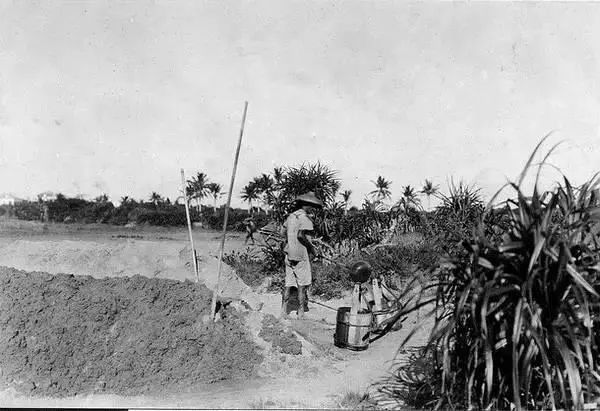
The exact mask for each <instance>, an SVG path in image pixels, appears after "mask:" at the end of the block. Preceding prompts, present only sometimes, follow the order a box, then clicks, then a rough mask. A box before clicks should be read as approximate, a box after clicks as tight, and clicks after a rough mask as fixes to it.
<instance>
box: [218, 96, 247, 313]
mask: <svg viewBox="0 0 600 411" xmlns="http://www.w3.org/2000/svg"><path fill="white" fill-rule="evenodd" d="M247 111H248V102H247V101H246V102H245V103H244V114H243V115H242V126H241V128H240V137H239V139H238V144H237V149H236V151H235V158H234V160H233V172H232V173H231V182H230V183H229V193H228V194H227V205H226V206H225V215H224V216H223V235H222V237H221V249H220V250H219V265H218V268H217V284H216V285H215V289H214V292H213V298H212V303H211V308H210V312H211V318H212V319H213V320H215V318H216V317H215V316H216V314H217V296H218V294H219V282H220V280H221V268H222V266H223V250H224V248H225V238H226V237H227V218H228V216H229V206H230V204H231V194H232V192H233V183H234V182H235V173H236V171H237V165H238V159H239V157H240V147H241V146H242V136H243V135H244V125H245V123H246V112H247Z"/></svg>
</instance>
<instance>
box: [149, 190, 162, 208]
mask: <svg viewBox="0 0 600 411" xmlns="http://www.w3.org/2000/svg"><path fill="white" fill-rule="evenodd" d="M163 201H164V199H163V197H162V196H161V195H160V194H158V193H157V192H156V191H153V192H152V194H150V202H151V203H152V204H153V205H154V207H156V206H158V205H159V204H162V203H163Z"/></svg>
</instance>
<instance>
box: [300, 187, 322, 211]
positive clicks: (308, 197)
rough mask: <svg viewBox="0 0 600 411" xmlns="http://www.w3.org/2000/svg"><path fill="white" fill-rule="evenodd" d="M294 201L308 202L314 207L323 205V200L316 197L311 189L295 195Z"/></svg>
mask: <svg viewBox="0 0 600 411" xmlns="http://www.w3.org/2000/svg"><path fill="white" fill-rule="evenodd" d="M296 202H298V203H305V204H309V205H311V206H314V207H319V208H321V207H323V202H322V201H321V200H319V199H318V198H317V196H316V195H315V193H314V192H313V191H309V192H308V193H305V194H302V195H299V196H298V197H296Z"/></svg>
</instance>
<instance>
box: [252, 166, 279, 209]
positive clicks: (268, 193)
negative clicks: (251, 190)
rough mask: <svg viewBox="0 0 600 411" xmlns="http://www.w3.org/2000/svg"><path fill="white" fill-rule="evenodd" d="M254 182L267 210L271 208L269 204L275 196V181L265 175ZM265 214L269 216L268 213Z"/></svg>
mask: <svg viewBox="0 0 600 411" xmlns="http://www.w3.org/2000/svg"><path fill="white" fill-rule="evenodd" d="M253 182H254V185H256V190H257V194H258V196H259V198H260V200H261V202H262V204H263V206H264V207H265V209H266V208H267V207H268V206H269V203H270V202H271V201H270V199H271V198H272V196H273V190H274V189H275V181H274V180H273V178H272V177H271V176H270V175H268V174H265V173H263V174H262V175H261V176H260V177H256V178H255V179H254V180H253ZM265 213H266V214H268V212H266V211H265Z"/></svg>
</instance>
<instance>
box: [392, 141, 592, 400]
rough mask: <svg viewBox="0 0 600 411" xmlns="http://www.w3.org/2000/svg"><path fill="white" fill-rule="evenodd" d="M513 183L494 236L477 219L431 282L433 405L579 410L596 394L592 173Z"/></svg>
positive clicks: (430, 344)
mask: <svg viewBox="0 0 600 411" xmlns="http://www.w3.org/2000/svg"><path fill="white" fill-rule="evenodd" d="M540 144H541V143H540ZM538 148H539V145H538V147H537V148H536V151H537V149H538ZM534 154H535V151H534ZM532 158H533V155H532ZM530 164H531V158H530V161H529V162H528V164H527V166H526V168H525V170H527V168H528V167H529V166H530ZM523 175H524V174H523ZM523 175H522V176H523ZM538 175H539V174H538ZM522 181H523V178H522V177H521V178H520V179H519V181H518V183H513V184H510V187H512V188H513V189H514V190H515V194H516V197H515V198H514V199H513V200H509V201H508V202H507V203H506V215H508V220H507V221H506V222H505V223H507V229H506V232H505V233H504V235H503V236H502V238H501V240H500V241H491V239H490V238H489V235H486V231H485V230H484V228H483V227H482V226H480V228H479V229H478V230H476V232H475V233H474V235H473V236H472V237H467V238H465V239H464V241H463V245H464V247H465V250H466V251H467V253H466V254H464V255H460V256H456V257H455V258H454V259H453V260H452V261H451V263H450V264H447V265H446V266H445V268H443V269H441V270H440V272H439V277H438V282H437V284H435V285H434V286H435V287H436V289H437V295H436V298H435V305H436V309H434V310H432V312H431V315H432V316H435V325H434V328H433V331H432V334H431V337H430V340H429V344H428V347H429V348H430V349H431V350H432V352H435V353H440V358H439V360H440V371H441V373H440V374H439V375H440V381H438V382H439V386H440V389H439V393H440V397H439V399H438V400H439V401H438V402H437V406H438V407H445V408H453V407H458V408H478V409H512V408H516V409H525V408H527V409H539V408H543V409H547V408H552V409H555V408H568V409H573V408H575V409H582V408H583V407H584V404H585V403H588V402H598V398H599V397H600V365H599V363H600V349H599V347H598V334H599V333H600V328H599V326H598V322H599V321H600V318H598V306H599V301H600V299H599V295H598V291H599V290H600V282H599V280H598V274H599V272H600V264H599V257H600V248H599V243H598V233H597V229H598V221H599V220H600V204H599V201H598V198H597V194H596V193H597V191H596V190H597V188H598V186H599V180H598V179H597V178H596V177H595V178H593V179H592V180H591V181H589V182H588V183H586V184H584V185H583V186H581V187H579V188H574V187H573V186H572V185H571V183H570V182H569V180H568V179H567V178H564V180H563V182H562V183H560V184H557V186H556V187H555V188H554V189H552V190H550V191H547V192H543V193H541V192H539V191H538V189H537V188H534V191H533V194H532V195H531V196H526V195H525V194H524V193H523V190H522V188H521V183H522ZM413 307H414V305H413ZM410 309H411V308H407V310H410ZM405 314H406V310H405V311H404V312H403V313H400V314H399V315H398V317H400V316H402V315H405Z"/></svg>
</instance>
